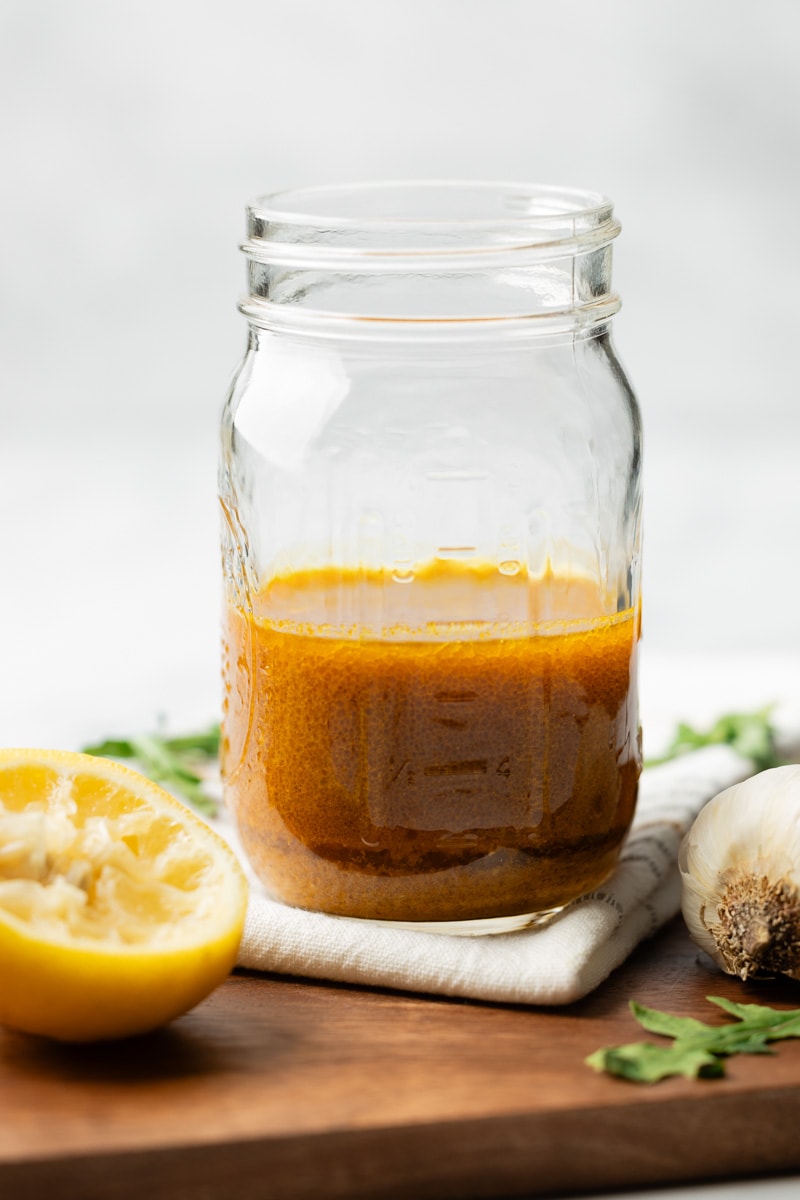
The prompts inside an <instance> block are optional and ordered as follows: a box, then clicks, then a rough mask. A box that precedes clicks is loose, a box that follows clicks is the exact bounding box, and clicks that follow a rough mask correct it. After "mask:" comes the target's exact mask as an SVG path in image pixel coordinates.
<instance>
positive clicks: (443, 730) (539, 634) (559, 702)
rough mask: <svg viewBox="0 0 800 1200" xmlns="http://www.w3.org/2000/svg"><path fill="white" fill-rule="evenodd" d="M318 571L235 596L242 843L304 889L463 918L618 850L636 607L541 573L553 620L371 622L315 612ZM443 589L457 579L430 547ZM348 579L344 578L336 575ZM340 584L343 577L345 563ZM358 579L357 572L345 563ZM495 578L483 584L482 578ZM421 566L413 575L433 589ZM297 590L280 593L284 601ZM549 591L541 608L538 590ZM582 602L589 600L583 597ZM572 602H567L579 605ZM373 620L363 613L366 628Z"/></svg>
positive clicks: (402, 912) (298, 893) (583, 882)
mask: <svg viewBox="0 0 800 1200" xmlns="http://www.w3.org/2000/svg"><path fill="white" fill-rule="evenodd" d="M322 574H323V573H309V572H306V573H303V574H302V575H300V574H298V575H297V576H296V577H288V578H287V577H284V578H283V579H282V580H281V581H280V594H281V597H282V601H283V603H282V608H284V611H286V608H288V609H290V610H291V608H292V604H293V605H294V608H295V609H296V610H299V611H302V612H303V613H304V614H305V615H306V619H305V620H304V621H303V623H302V625H300V624H298V623H297V622H296V621H291V620H285V619H282V618H281V617H280V616H279V615H277V616H276V614H275V612H274V611H271V609H270V603H269V601H270V597H269V596H268V595H264V596H262V597H261V598H260V599H261V602H260V603H259V602H257V603H256V604H255V605H254V611H253V612H251V613H244V612H242V611H241V610H239V609H237V608H235V607H231V608H230V609H229V611H228V620H227V633H226V639H225V641H226V651H225V660H226V671H225V675H226V705H225V714H224V723H223V730H224V736H223V773H224V777H225V787H226V798H227V800H228V803H229V804H230V806H231V808H232V811H233V813H234V816H235V819H236V821H237V824H238V826H239V831H240V835H241V838H242V842H243V845H244V847H245V851H246V852H247V854H248V856H249V857H250V859H251V861H252V863H253V866H254V868H255V870H256V872H257V873H258V874H259V876H260V877H261V879H262V880H263V881H264V883H265V885H266V887H267V888H268V889H269V890H270V891H271V892H272V894H274V895H275V896H276V897H277V898H279V899H281V900H284V901H285V902H287V903H290V904H293V905H296V906H298V907H301V908H308V909H315V910H319V911H327V912H335V913H341V914H345V915H351V916H359V917H373V918H376V919H382V920H399V921H458V920H473V919H479V918H485V917H495V916H508V915H514V914H515V913H521V912H535V911H538V910H543V909H549V908H554V907H558V906H559V905H561V904H563V903H566V902H568V901H569V900H571V899H573V898H574V897H576V896H577V895H580V894H582V893H583V892H585V891H587V890H590V889H591V888H592V887H595V886H597V884H599V883H600V882H601V881H602V880H603V879H604V878H605V877H606V876H607V875H608V874H609V873H610V871H611V870H612V869H613V866H614V863H615V861H616V856H617V853H618V850H619V846H620V844H621V842H622V840H623V838H624V835H625V833H626V831H627V828H628V827H629V825H630V821H631V819H632V816H633V811H634V807H635V801H636V790H637V780H638V775H639V771H640V766H641V759H640V751H639V740H638V717H637V707H636V684H635V658H636V643H637V636H638V631H637V629H636V627H635V614H634V612H633V611H632V610H628V611H626V612H623V613H618V614H613V615H611V616H600V617H589V618H587V616H586V612H582V615H581V616H580V618H579V619H573V618H574V611H575V607H576V596H580V594H581V592H582V591H584V592H585V593H586V594H585V595H583V596H582V605H583V609H585V610H586V611H587V612H589V613H591V612H592V611H594V612H597V611H598V607H599V601H598V598H597V596H596V594H592V592H591V590H590V587H591V585H589V584H587V583H586V582H585V581H582V580H581V581H576V580H575V579H572V578H568V579H559V578H557V577H556V578H553V577H550V578H549V579H548V580H546V581H535V582H532V583H529V584H528V583H526V586H528V587H530V588H532V589H533V588H538V589H544V588H547V589H548V595H547V597H543V596H541V595H537V596H535V597H533V598H532V600H533V601H535V603H532V605H531V607H532V608H534V609H537V611H541V610H546V611H547V612H548V613H550V614H552V613H554V612H555V613H557V612H558V610H559V602H560V601H561V602H562V611H563V610H564V609H565V608H566V605H565V604H564V603H563V601H564V599H565V597H567V596H569V599H570V609H569V610H567V611H566V612H565V618H564V620H562V621H560V622H559V621H555V620H552V619H551V620H548V622H546V623H541V624H532V625H531V626H530V627H528V628H527V629H525V630H524V631H522V632H520V630H519V629H517V630H515V631H514V632H513V635H509V631H508V630H507V629H506V630H503V631H502V633H503V634H504V636H503V635H501V636H494V635H493V634H494V631H493V630H492V629H491V628H488V629H487V630H483V631H482V632H481V634H480V636H476V635H475V628H474V624H473V625H471V626H470V627H469V628H467V626H466V624H465V626H464V631H463V632H464V636H463V638H459V637H458V628H457V627H454V626H452V625H451V627H450V628H449V630H448V637H447V638H446V639H441V638H438V639H437V637H436V636H428V637H425V636H420V634H419V629H420V627H421V625H422V622H417V627H416V629H415V631H414V635H413V636H411V634H410V632H409V631H405V632H404V629H403V628H402V627H398V626H397V625H394V626H393V627H392V629H391V630H389V631H384V636H382V637H381V636H379V637H375V638H369V637H367V638H364V637H363V636H360V637H355V636H352V633H351V632H350V631H346V630H342V629H340V628H335V627H331V625H330V624H329V623H324V622H321V621H320V622H319V624H315V623H314V621H313V620H308V619H307V616H308V612H309V604H308V598H309V595H310V594H311V593H312V592H314V593H315V594H317V595H321V594H322V593H323V592H324V590H325V584H326V579H325V578H320V575H322ZM429 578H430V587H431V588H434V587H435V588H436V589H437V593H438V600H439V601H441V596H442V594H443V593H444V592H446V589H447V587H448V586H452V587H453V588H456V587H458V586H460V585H461V584H462V583H463V579H461V578H459V577H458V576H457V575H455V574H454V575H453V577H452V579H448V577H447V565H446V564H437V569H436V571H435V572H434V571H432V572H431V574H430V577H429ZM343 579H344V582H343ZM337 585H338V587H339V589H340V591H341V589H342V588H343V587H344V589H345V590H346V589H347V586H348V581H347V575H346V573H344V572H339V574H338V576H337ZM352 586H353V587H356V586H357V581H356V580H355V579H353V581H352ZM487 586H488V584H487ZM425 593H426V587H425V576H424V575H423V576H422V583H421V585H420V586H419V587H418V592H417V596H418V600H417V601H416V602H417V603H418V604H419V606H420V611H421V612H425V611H428V610H427V608H426V597H425ZM287 599H288V600H290V601H291V603H289V604H288V605H287V604H286V601H287ZM537 606H538V608H537ZM578 607H579V608H580V605H578ZM568 618H569V619H568ZM362 632H363V631H362Z"/></svg>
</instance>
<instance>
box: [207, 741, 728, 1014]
mask: <svg viewBox="0 0 800 1200" xmlns="http://www.w3.org/2000/svg"><path fill="white" fill-rule="evenodd" d="M751 773H752V767H751V766H750V764H749V763H748V762H747V761H746V760H744V759H742V758H740V757H739V756H738V755H737V754H735V753H734V752H733V751H732V750H730V749H729V748H728V747H727V746H712V747H709V748H707V749H704V750H699V751H696V752H695V753H693V754H689V755H686V756H685V757H683V758H679V759H676V760H675V761H673V762H670V763H667V764H664V765H663V766H659V767H653V768H649V769H648V770H646V771H645V772H644V773H643V775H642V779H641V784H640V789H639V802H638V807H637V811H636V816H635V818H634V822H633V825H632V827H631V830H630V833H629V834H628V837H627V839H626V842H625V845H624V847H623V850H622V854H621V856H620V860H619V864H618V866H617V868H616V870H615V871H614V874H613V875H612V876H611V877H610V878H609V879H608V880H607V881H606V883H604V884H603V886H602V887H600V888H598V889H597V890H596V891H593V892H590V893H589V894H588V895H586V896H583V897H581V899H580V900H577V901H575V902H574V903H572V904H570V905H569V906H568V907H567V908H566V909H565V910H564V911H563V912H562V913H560V914H559V915H558V916H557V917H555V918H554V919H553V920H552V921H551V922H550V923H549V924H548V925H545V926H543V927H540V928H538V929H524V930H520V931H518V932H515V933H505V934H492V935H485V936H480V937H460V936H458V937H454V936H450V935H447V934H436V933H425V932H418V931H416V930H409V929H401V928H395V927H392V926H391V925H384V924H378V923H372V922H369V921H357V920H353V919H352V918H350V917H334V916H327V915H326V914H324V913H313V912H305V911H303V910H301V909H297V908H289V907H287V906H286V905H284V904H280V903H278V902H276V901H275V900H271V899H269V897H268V896H267V895H266V893H265V891H264V890H263V888H262V887H261V886H260V885H259V884H258V883H257V882H255V880H254V879H253V876H252V873H251V872H249V868H248V874H249V876H250V880H251V898H250V905H249V909H248V915H247V923H246V926H245V932H244V938H243V940H242V945H241V948H240V952H239V962H238V965H239V966H241V967H247V968H250V969H251V970H258V971H273V972H278V973H282V974H288V975H300V976H306V977H311V978H314V979H331V980H337V981H339V982H345V983H361V984H371V985H373V986H380V987H391V988H400V989H402V990H405V991H414V992H428V993H440V994H442V995H447V996H465V997H472V998H474V999H478V1000H490V1001H504V1002H515V1003H523V1004H567V1003H570V1002H571V1001H574V1000H578V999H580V998H581V997H582V996H585V995H586V994H587V993H588V992H590V991H592V989H593V988H596V987H597V986H598V984H600V983H601V982H602V981H603V980H604V979H605V978H606V977H607V976H608V975H609V974H610V973H611V971H613V970H614V968H615V967H618V966H619V965H620V963H622V962H623V961H624V960H625V959H626V958H627V956H628V955H629V954H630V953H631V951H632V950H633V949H634V947H635V946H636V945H637V944H638V943H639V942H640V941H641V940H642V939H643V938H646V937H649V936H650V935H652V934H653V933H655V932H656V930H658V929H659V928H660V927H661V926H662V925H664V924H665V923H666V922H667V921H668V920H669V919H670V918H671V917H673V916H674V915H675V914H676V913H677V912H678V910H679V908H680V878H679V875H678V868H677V855H678V847H679V845H680V842H681V838H682V837H683V834H684V833H685V832H686V831H687V829H688V828H689V826H690V825H691V823H692V821H693V819H694V817H695V816H696V814H697V813H698V812H699V810H700V808H701V807H702V806H703V804H705V802H706V801H707V800H709V799H710V798H711V797H712V796H714V795H716V793H717V792H719V791H721V790H722V789H723V788H725V787H728V786H729V785H730V784H732V783H736V782H738V781H739V780H741V779H744V778H745V777H746V776H747V775H749V774H751ZM226 832H229V831H226ZM232 840H233V841H234V844H235V838H233V839H232Z"/></svg>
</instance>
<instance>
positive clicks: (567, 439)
mask: <svg viewBox="0 0 800 1200" xmlns="http://www.w3.org/2000/svg"><path fill="white" fill-rule="evenodd" d="M618 232H619V225H618V223H617V221H616V219H615V218H614V216H613V215H612V205H611V203H610V202H609V201H608V200H607V199H605V198H604V197H602V196H599V195H596V194H594V193H590V192H585V193H584V192H579V191H574V190H569V189H560V188H552V187H535V186H528V185H517V184H513V185H511V184H509V185H506V184H462V183H410V184H387V185H382V184H375V185H358V186H345V187H332V188H312V189H303V190H297V191H292V192H285V193H281V194H276V195H272V196H266V197H263V198H260V199H258V200H257V201H256V202H255V203H253V204H252V205H251V206H250V207H249V208H248V240H247V242H246V243H245V245H244V247H243V249H244V251H245V253H246V255H247V259H248V270H249V294H248V296H247V298H246V299H245V300H244V301H243V303H242V305H241V310H242V312H243V313H244V314H245V315H246V317H247V319H248V321H249V340H248V346H247V353H246V355H245V357H244V360H243V362H242V364H241V366H240V368H239V370H238V372H237V374H236V376H235V378H234V382H233V384H232V387H231V391H230V395H229V397H228V400H227V403H226V405H225V408H224V413H223V418H222V452H221V465H220V500H221V504H222V512H223V523H222V526H223V532H222V548H223V568H224V580H225V629H224V639H223V641H224V646H223V659H224V668H223V670H224V689H225V692H224V711H223V754H222V767H223V778H224V787H225V794H226V799H227V803H228V804H229V806H230V809H231V811H232V813H233V815H234V818H235V821H236V823H237V825H238V830H239V834H240V837H241V840H242V843H243V845H244V848H245V851H246V853H247V855H248V856H249V858H250V860H251V862H252V865H253V867H254V869H255V871H256V872H257V874H258V875H259V876H260V878H261V879H262V880H263V882H264V884H265V885H266V887H267V889H268V890H269V892H270V893H271V894H272V895H274V896H275V897H276V898H278V899H280V900H283V901H285V902H286V903H288V904H290V905H294V906H298V907H300V908H306V909H314V910H318V911H324V912H329V913H338V914H344V915H347V916H351V917H362V918H370V919H373V920H383V921H393V922H402V923H404V924H411V925H422V926H424V927H425V928H428V929H435V930H451V931H453V932H469V933H473V932H482V931H501V930H502V931H505V930H509V929H513V928H518V927H521V926H523V925H526V924H530V923H532V922H534V921H538V920H542V919H544V918H545V917H547V916H549V915H550V914H551V913H553V912H555V911H558V910H559V909H560V908H561V907H562V906H563V905H565V904H566V903H567V902H569V901H570V900H572V899H574V898H576V897H577V896H579V895H581V894H583V893H584V892H586V891H588V890H590V889H592V888H594V887H595V886H597V885H598V884H599V883H600V882H601V881H602V880H603V879H604V878H605V877H606V876H607V875H608V874H609V873H610V872H611V870H612V869H613V867H614V864H615V862H616V859H617V855H618V851H619V848H620V844H621V842H622V840H623V838H624V836H625V833H626V831H627V829H628V827H629V825H630V822H631V819H632V816H633V811H634V805H635V800H636V791H637V780H638V777H639V773H640V768H641V749H640V736H639V728H638V707H637V687H636V666H635V664H636V649H637V641H638V638H639V630H640V616H639V614H640V585H639V559H640V509H641V500H640V463H641V435H640V420H639V413H638V409H637V405H636V401H635V398H634V395H633V393H632V391H631V388H630V386H629V384H628V382H627V380H626V378H625V374H624V372H623V370H622V367H621V366H620V363H619V360H618V359H617V357H616V355H615V352H614V349H613V346H612V342H611V334H610V321H611V317H612V316H613V314H614V313H615V312H616V311H617V309H618V307H619V300H618V298H617V297H616V296H615V295H614V294H613V292H612V291H611V279H610V276H611V241H612V239H613V238H614V237H616V235H617V233H618Z"/></svg>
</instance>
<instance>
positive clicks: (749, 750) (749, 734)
mask: <svg viewBox="0 0 800 1200" xmlns="http://www.w3.org/2000/svg"><path fill="white" fill-rule="evenodd" d="M772 708H773V706H772V705H768V706H767V707H766V708H759V709H757V710H756V711H755V712H751V713H727V714H726V715H725V716H722V717H719V719H718V720H716V721H715V722H714V724H713V725H712V726H711V728H710V729H705V730H700V729H694V728H693V727H692V726H691V725H687V724H686V723H685V722H683V721H681V722H680V723H679V724H678V726H677V728H676V730H675V733H674V735H673V738H672V741H671V742H670V744H669V746H668V747H667V750H666V752H665V753H664V754H663V755H662V756H661V757H660V758H654V759H648V761H647V762H646V764H645V766H648V767H655V766H658V765H659V763H664V762H669V761H670V760H671V759H673V758H679V757H680V755H682V754H688V753H689V752H690V751H692V750H699V749H701V747H703V746H719V745H727V746H731V747H732V748H733V749H734V750H735V751H736V752H737V754H741V756H742V758H748V759H750V761H751V762H752V764H753V766H754V768H755V770H756V771H765V770H767V768H769V767H777V766H780V764H781V761H782V760H781V758H780V756H779V755H778V752H777V749H776V746H775V729H774V727H773V725H772V722H771V721H770V714H771V713H772Z"/></svg>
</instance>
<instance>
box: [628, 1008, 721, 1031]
mask: <svg viewBox="0 0 800 1200" xmlns="http://www.w3.org/2000/svg"><path fill="white" fill-rule="evenodd" d="M630 1010H631V1012H632V1013H633V1015H634V1016H635V1017H636V1020H637V1021H638V1022H639V1024H640V1025H641V1026H642V1027H643V1028H644V1029H646V1030H647V1032H648V1033H663V1034H664V1036H665V1037H674V1038H677V1037H687V1036H689V1035H690V1034H693V1033H703V1034H706V1035H707V1034H708V1031H709V1030H710V1029H711V1026H710V1025H704V1024H703V1022H702V1021H697V1020H695V1018H694V1017H674V1016H672V1014H671V1013H665V1012H659V1011H658V1009H657V1008H647V1007H646V1006H645V1005H644V1004H637V1003H636V1001H635V1000H631V1002H630Z"/></svg>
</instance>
